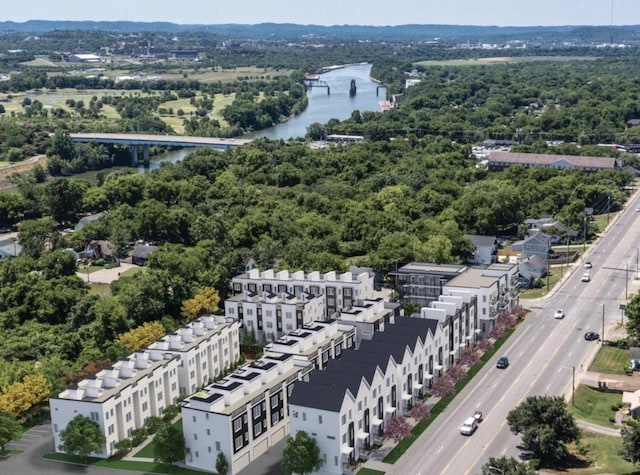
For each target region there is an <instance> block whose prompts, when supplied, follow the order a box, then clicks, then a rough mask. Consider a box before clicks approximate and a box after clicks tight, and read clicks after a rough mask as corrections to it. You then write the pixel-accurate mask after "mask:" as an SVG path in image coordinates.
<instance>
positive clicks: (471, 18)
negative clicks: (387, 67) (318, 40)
mask: <svg viewBox="0 0 640 475" xmlns="http://www.w3.org/2000/svg"><path fill="white" fill-rule="evenodd" d="M0 20H12V21H17V22H23V21H27V20H94V21H101V20H124V21H145V22H152V21H168V22H171V23H179V24H221V23H242V24H256V23H266V22H272V23H297V24H301V25H308V24H313V25H344V24H350V25H404V24H409V23H412V24H445V25H497V26H538V25H543V26H557V25H609V24H611V23H613V24H614V25H639V24H640V0H395V1H390V0H181V1H176V0H108V1H107V0H101V1H97V0H15V1H14V0H4V2H3V6H2V14H1V15H0Z"/></svg>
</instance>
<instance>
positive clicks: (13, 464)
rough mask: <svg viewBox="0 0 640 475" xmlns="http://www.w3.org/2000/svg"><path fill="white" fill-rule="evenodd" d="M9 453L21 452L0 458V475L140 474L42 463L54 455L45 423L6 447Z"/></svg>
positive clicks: (61, 463) (48, 425) (51, 438)
mask: <svg viewBox="0 0 640 475" xmlns="http://www.w3.org/2000/svg"><path fill="white" fill-rule="evenodd" d="M6 448H7V449H10V450H22V451H23V453H21V454H18V455H11V456H9V457H6V458H0V475H18V474H19V475H66V474H86V475H114V474H116V473H119V474H123V475H140V472H131V471H124V470H122V471H120V470H118V471H114V470H111V469H107V468H101V467H86V466H84V465H74V464H70V463H66V462H56V461H53V460H46V459H43V458H42V456H43V455H44V454H46V453H48V452H53V436H52V435H51V423H50V422H46V423H43V424H40V425H39V426H36V427H33V428H31V429H29V430H28V431H27V432H25V433H24V435H23V436H22V439H20V440H16V441H13V442H11V443H10V444H8V445H7V447H6Z"/></svg>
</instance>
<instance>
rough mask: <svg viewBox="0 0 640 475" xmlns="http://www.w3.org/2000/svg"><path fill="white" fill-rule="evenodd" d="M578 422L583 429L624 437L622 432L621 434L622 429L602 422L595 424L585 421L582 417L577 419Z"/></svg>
mask: <svg viewBox="0 0 640 475" xmlns="http://www.w3.org/2000/svg"><path fill="white" fill-rule="evenodd" d="M576 424H577V425H578V427H580V428H581V429H585V430H588V431H590V432H597V433H598V434H604V435H611V436H613V437H622V434H620V429H614V428H612V427H605V426H601V425H600V424H594V423H593V422H588V421H583V420H580V419H577V420H576Z"/></svg>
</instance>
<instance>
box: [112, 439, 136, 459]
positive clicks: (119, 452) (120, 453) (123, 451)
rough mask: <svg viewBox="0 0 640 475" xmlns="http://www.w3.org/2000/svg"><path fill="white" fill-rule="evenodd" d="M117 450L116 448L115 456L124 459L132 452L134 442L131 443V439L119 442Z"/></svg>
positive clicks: (116, 446)
mask: <svg viewBox="0 0 640 475" xmlns="http://www.w3.org/2000/svg"><path fill="white" fill-rule="evenodd" d="M115 448H116V454H115V456H116V457H124V456H125V455H127V454H128V453H129V452H131V449H132V448H133V442H132V441H131V439H123V440H119V441H118V442H116V445H115Z"/></svg>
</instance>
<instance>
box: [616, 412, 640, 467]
mask: <svg viewBox="0 0 640 475" xmlns="http://www.w3.org/2000/svg"><path fill="white" fill-rule="evenodd" d="M620 433H621V434H622V447H621V448H620V455H622V458H623V459H625V460H627V461H629V462H631V463H634V464H638V463H640V421H638V420H636V419H628V420H626V421H625V422H624V425H623V426H622V429H621V430H620Z"/></svg>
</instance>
